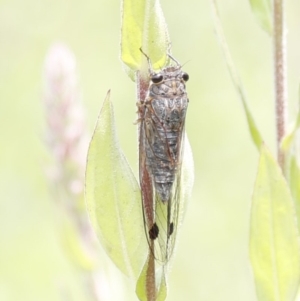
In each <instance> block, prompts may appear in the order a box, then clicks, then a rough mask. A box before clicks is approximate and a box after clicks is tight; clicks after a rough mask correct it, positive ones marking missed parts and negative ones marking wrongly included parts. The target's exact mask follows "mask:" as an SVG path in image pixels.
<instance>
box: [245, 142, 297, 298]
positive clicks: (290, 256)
mask: <svg viewBox="0 0 300 301" xmlns="http://www.w3.org/2000/svg"><path fill="white" fill-rule="evenodd" d="M299 251H300V247H299V236H298V229H297V222H296V215H295V208H294V205H293V201H292V197H291V193H290V190H289V188H288V185H287V183H286V181H285V179H284V177H283V175H282V172H281V169H280V167H279V166H278V164H277V162H276V161H275V159H274V158H273V157H272V155H271V154H270V152H269V151H268V150H267V149H266V147H265V146H263V147H262V150H261V156H260V161H259V167H258V174H257V178H256V182H255V186H254V192H253V198H252V210H251V224H250V259H251V264H252V268H253V272H254V278H255V284H256V292H257V296H258V300H259V301H273V300H274V301H293V300H294V298H295V295H296V292H297V289H298V285H299V277H300V257H299V256H300V252H299Z"/></svg>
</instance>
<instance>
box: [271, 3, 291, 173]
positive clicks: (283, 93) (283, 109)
mask: <svg viewBox="0 0 300 301" xmlns="http://www.w3.org/2000/svg"><path fill="white" fill-rule="evenodd" d="M283 1H284V0H274V5H273V14H274V15H273V24H274V35H273V43H274V75H275V103H276V127H277V160H278V163H279V165H280V167H281V169H282V170H283V172H284V166H285V156H284V153H283V151H282V150H281V148H280V142H281V140H282V138H283V137H284V135H285V131H286V122H287V117H288V116H287V84H286V38H285V34H286V30H285V25H284V11H283V8H284V7H283V6H284V5H283Z"/></svg>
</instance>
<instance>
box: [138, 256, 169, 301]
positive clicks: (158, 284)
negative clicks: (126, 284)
mask: <svg viewBox="0 0 300 301" xmlns="http://www.w3.org/2000/svg"><path fill="white" fill-rule="evenodd" d="M154 261H155V259H154V257H153V256H152V254H151V253H149V256H148V259H147V261H146V263H145V265H144V267H143V270H142V273H141V275H140V277H139V279H138V281H137V285H136V295H137V296H138V298H139V300H140V301H150V300H155V301H164V300H165V299H166V298H167V283H166V278H165V270H164V267H162V266H159V267H158V268H157V267H156V268H155V262H154ZM154 270H155V275H154ZM153 280H154V281H155V284H154V285H153V286H152V285H149V284H148V283H149V281H153ZM152 288H154V289H155V291H154V292H152Z"/></svg>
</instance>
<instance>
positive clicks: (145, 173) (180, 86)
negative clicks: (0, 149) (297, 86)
mask: <svg viewBox="0 0 300 301" xmlns="http://www.w3.org/2000/svg"><path fill="white" fill-rule="evenodd" d="M171 58H172V57H171ZM173 60H174V59H173ZM174 61H175V62H176V66H168V67H165V68H164V69H162V70H161V71H160V72H158V73H155V72H153V71H152V70H151V68H150V81H151V82H150V84H149V88H148V92H147V96H146V98H145V100H144V101H141V102H140V103H139V104H138V106H139V116H140V121H141V122H140V147H139V155H140V182H141V189H142V199H143V208H144V209H143V210H144V219H145V229H146V235H147V239H148V243H149V246H150V248H151V250H152V252H153V253H154V256H155V258H156V259H157V260H159V261H160V262H161V263H166V262H167V261H168V260H169V259H170V256H171V255H172V251H173V248H174V242H175V237H176V233H174V232H176V231H175V230H176V229H177V222H178V214H179V207H180V204H179V202H180V184H181V181H180V180H181V159H182V148H183V143H184V141H183V138H184V124H185V116H186V110H187V106H188V98H187V94H186V91H185V82H186V81H187V80H188V79H189V77H188V74H187V73H185V72H183V71H182V70H181V66H180V64H179V63H178V62H177V61H176V60H174ZM148 62H149V59H148Z"/></svg>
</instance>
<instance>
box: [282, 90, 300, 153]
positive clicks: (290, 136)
mask: <svg viewBox="0 0 300 301" xmlns="http://www.w3.org/2000/svg"><path fill="white" fill-rule="evenodd" d="M298 103H299V108H300V86H299V89H298ZM299 127H300V109H298V114H297V119H296V122H295V123H294V125H293V126H292V128H291V130H290V131H289V132H288V133H287V134H286V136H285V137H283V139H282V141H281V149H282V150H283V151H284V152H288V151H289V150H290V149H291V146H292V145H293V142H294V140H295V136H296V133H297V130H298V129H299Z"/></svg>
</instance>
